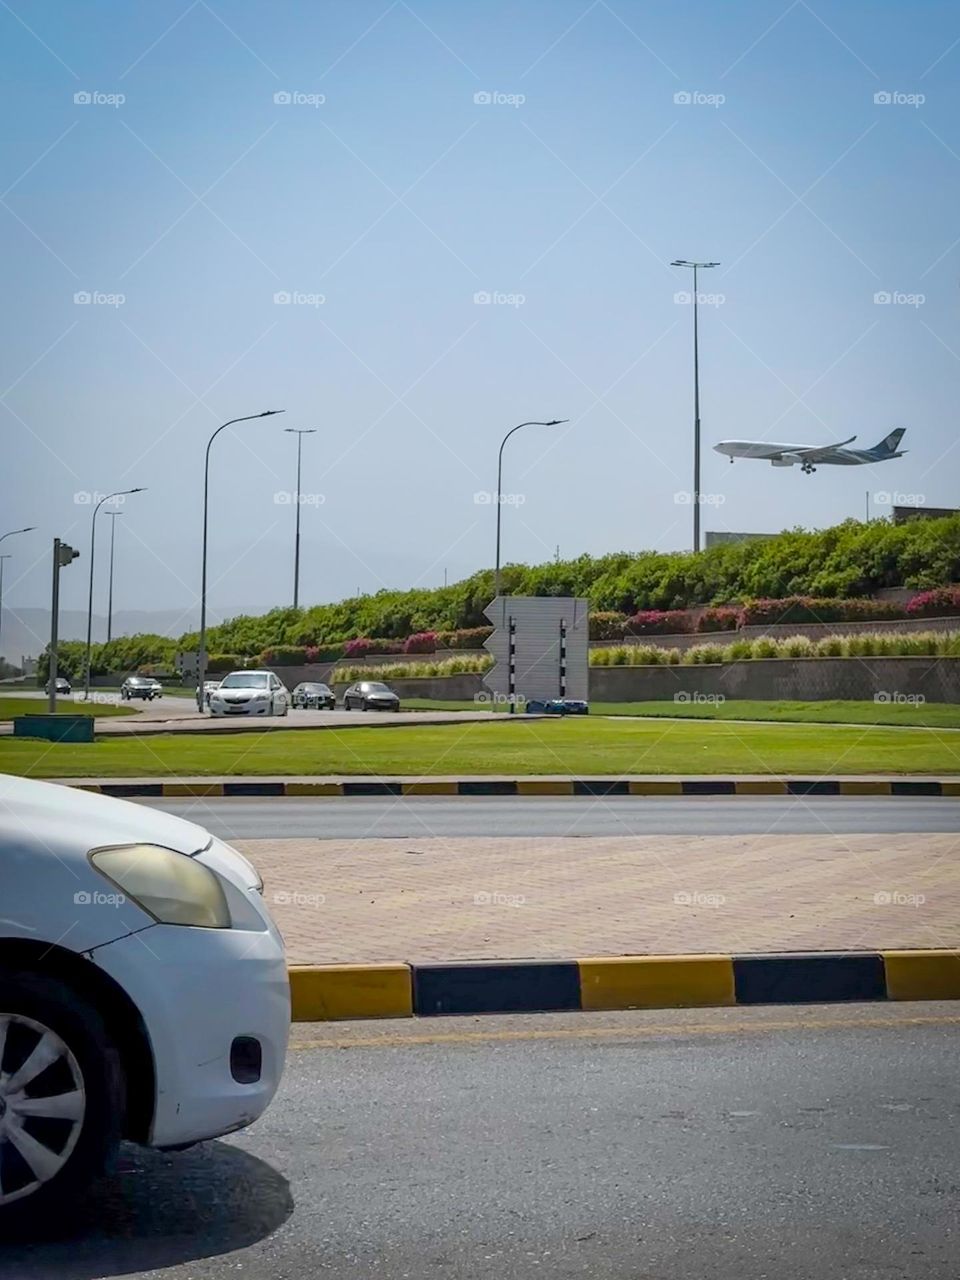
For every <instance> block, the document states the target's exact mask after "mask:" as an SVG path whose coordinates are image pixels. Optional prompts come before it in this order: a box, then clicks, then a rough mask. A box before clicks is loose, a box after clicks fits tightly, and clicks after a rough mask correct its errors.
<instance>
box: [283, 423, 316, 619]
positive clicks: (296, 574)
mask: <svg viewBox="0 0 960 1280" xmlns="http://www.w3.org/2000/svg"><path fill="white" fill-rule="evenodd" d="M284 431H287V432H289V433H290V435H294V436H296V437H297V492H296V503H297V531H296V534H295V536H294V542H293V607H294V608H295V609H299V607H300V452H301V449H302V447H303V437H304V436H313V435H316V433H317V431H316V427H284Z"/></svg>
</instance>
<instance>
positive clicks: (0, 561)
mask: <svg viewBox="0 0 960 1280" xmlns="http://www.w3.org/2000/svg"><path fill="white" fill-rule="evenodd" d="M10 559H12V556H11V555H10V553H9V552H8V553H7V554H6V555H3V556H0V638H2V635H3V562H4V560H10ZM2 660H3V649H2V648H0V661H2Z"/></svg>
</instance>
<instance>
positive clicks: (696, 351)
mask: <svg viewBox="0 0 960 1280" xmlns="http://www.w3.org/2000/svg"><path fill="white" fill-rule="evenodd" d="M670 265H671V267H690V268H692V270H693V549H694V551H699V550H700V344H699V333H698V328H697V303H698V298H699V295H698V293H697V272H698V271H700V270H701V269H704V270H706V268H708V267H719V265H720V263H719V262H688V261H687V260H686V258H676V259H675V260H674V261H673V262H671V263H670Z"/></svg>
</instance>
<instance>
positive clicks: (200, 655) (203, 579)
mask: <svg viewBox="0 0 960 1280" xmlns="http://www.w3.org/2000/svg"><path fill="white" fill-rule="evenodd" d="M277 413H283V410H282V409H264V411H263V413H248V414H247V415H246V416H245V417H243V418H231V419H230V421H229V422H224V423H222V424H221V425H220V426H219V427H217V429H216V431H214V433H213V435H212V436H211V437H210V439H209V440H208V441H207V451H206V453H205V455H204V460H203V562H202V565H201V569H200V647H199V650H198V652H197V710H198V711H202V710H203V681H204V678H205V677H206V674H207V516H208V511H209V506H210V446H211V445H212V444H213V442H214V440H216V438H217V436H218V435H219V434H220V432H221V431H225V430H226V429H227V427H232V426H233V425H234V423H236V422H252V421H253V419H254V418H272V417H273V416H274V414H277Z"/></svg>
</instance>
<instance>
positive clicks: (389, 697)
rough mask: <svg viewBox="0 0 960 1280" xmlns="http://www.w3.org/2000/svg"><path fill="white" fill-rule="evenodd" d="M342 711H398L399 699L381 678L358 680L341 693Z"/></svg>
mask: <svg viewBox="0 0 960 1280" xmlns="http://www.w3.org/2000/svg"><path fill="white" fill-rule="evenodd" d="M343 709H344V711H354V710H357V711H399V710H400V699H399V698H398V697H397V695H396V694H395V693H394V692H393V690H392V689H391V688H389V687H388V686H387V685H385V684H384V683H383V682H382V681H381V680H358V681H357V682H356V683H355V684H352V685H350V687H349V689H345V690H344V693H343Z"/></svg>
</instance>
